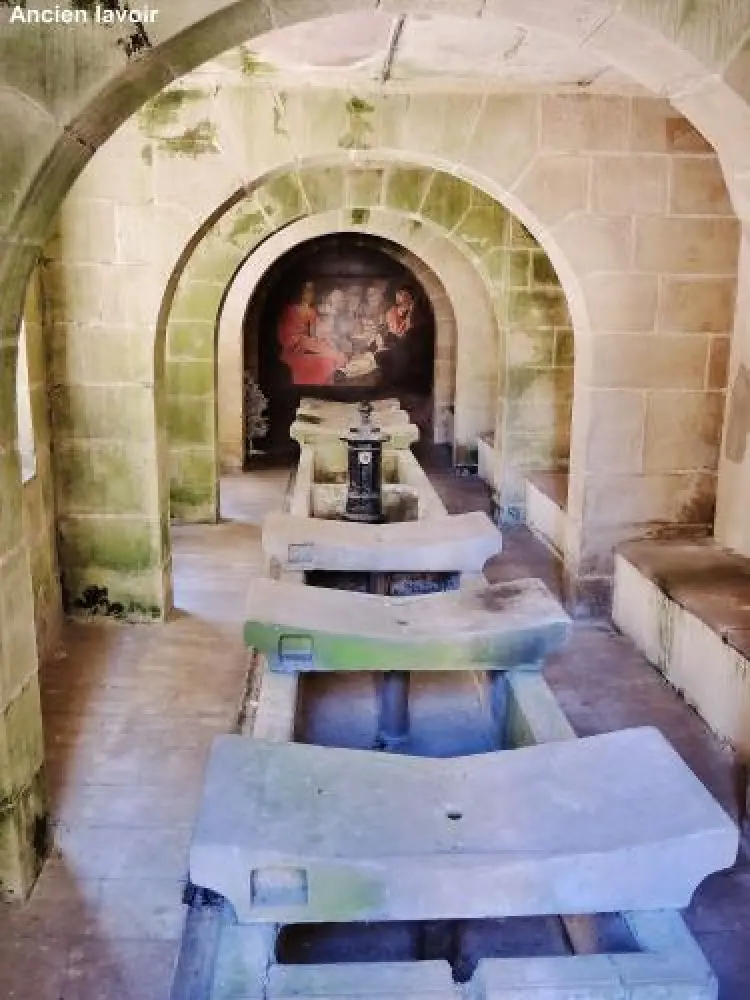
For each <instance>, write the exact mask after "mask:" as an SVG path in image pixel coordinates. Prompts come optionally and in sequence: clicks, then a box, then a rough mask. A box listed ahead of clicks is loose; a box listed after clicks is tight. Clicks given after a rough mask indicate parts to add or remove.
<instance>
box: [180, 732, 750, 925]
mask: <svg viewBox="0 0 750 1000" xmlns="http://www.w3.org/2000/svg"><path fill="white" fill-rule="evenodd" d="M737 843H738V833H737V829H736V827H735V825H734V824H733V823H732V821H731V820H730V819H729V818H728V816H727V815H726V814H725V813H724V811H723V810H722V809H721V807H720V806H719V805H718V803H717V802H716V801H715V800H714V799H713V798H712V796H711V795H710V794H709V793H708V792H707V791H706V789H705V788H704V787H703V785H702V784H701V783H700V781H698V779H697V778H696V777H695V775H693V773H692V772H691V771H690V769H689V768H688V767H687V766H686V765H685V763H684V762H683V761H682V759H681V758H680V757H679V756H678V754H677V753H675V751H674V750H673V749H672V747H671V746H670V745H669V743H667V741H666V740H665V739H664V737H663V736H662V735H661V734H660V733H659V732H658V731H657V730H655V729H651V728H644V729H630V730H623V731H621V732H616V733H608V734H606V735H603V736H593V737H589V738H587V739H580V740H565V741H562V742H559V743H546V744H541V745H539V746H534V747H529V748H525V749H521V750H511V751H504V752H500V753H488V754H479V755H475V756H472V757H456V758H452V759H447V760H446V759H441V760H434V759H428V758H419V757H407V756H401V755H391V754H375V753H371V752H368V751H361V750H342V749H334V748H331V747H317V746H310V745H305V744H296V743H266V742H262V741H260V740H251V739H247V738H245V737H241V736H220V737H218V739H216V740H215V741H214V745H213V748H212V753H211V758H210V761H209V765H208V773H207V777H206V783H205V786H204V793H203V801H202V804H201V807H200V811H199V814H198V819H197V823H196V827H195V830H194V834H193V841H192V845H191V848H190V878H191V881H192V882H193V884H194V885H196V886H200V887H202V888H206V889H211V890H212V891H214V892H217V893H219V894H220V895H222V896H224V897H225V898H226V899H228V900H229V901H230V902H231V904H232V905H233V907H234V909H235V911H236V914H237V917H238V919H239V920H240V922H254V921H271V922H281V923H304V922H317V921H326V922H329V921H330V922H339V921H358V920H435V919H464V918H488V917H512V916H537V915H543V914H561V913H562V914H566V913H578V914H584V913H606V912H618V911H627V910H641V911H643V910H668V909H678V908H681V907H684V906H686V905H687V904H688V903H689V901H690V898H691V896H692V894H693V892H694V891H695V889H696V887H697V886H698V885H699V884H700V883H701V881H702V880H703V879H704V878H705V877H706V876H707V875H710V874H711V873H713V872H715V871H718V870H720V869H723V868H727V867H729V866H730V865H731V864H732V863H733V862H734V859H735V855H736V852H737Z"/></svg>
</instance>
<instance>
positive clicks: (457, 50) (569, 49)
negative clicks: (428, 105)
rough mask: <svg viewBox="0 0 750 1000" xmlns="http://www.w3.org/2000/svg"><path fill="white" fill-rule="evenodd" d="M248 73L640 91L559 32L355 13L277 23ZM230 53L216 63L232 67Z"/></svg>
mask: <svg viewBox="0 0 750 1000" xmlns="http://www.w3.org/2000/svg"><path fill="white" fill-rule="evenodd" d="M241 55H242V56H243V57H244V68H245V71H247V70H248V68H251V69H252V71H253V72H254V74H257V75H258V76H266V77H273V78H289V77H292V78H294V77H300V76H301V75H304V76H305V77H306V79H307V81H308V82H310V83H315V82H318V83H320V84H325V85H329V86H330V85H332V84H334V85H335V84H339V85H344V84H349V83H351V84H355V85H357V86H359V87H363V86H366V85H368V84H369V85H379V84H382V83H383V82H384V81H387V86H388V87H389V88H391V89H396V90H397V89H406V88H408V89H410V90H412V89H416V88H435V87H440V88H441V89H448V88H450V89H457V88H458V89H461V88H462V87H471V86H476V85H478V84H479V85H481V86H482V87H483V88H485V89H486V88H488V87H491V88H492V89H500V90H502V89H513V90H518V89H527V88H540V87H543V88H545V89H555V90H558V89H561V88H562V89H566V90H567V89H571V90H575V91H581V90H596V91H598V92H602V91H604V92H609V93H643V92H644V89H643V88H642V87H641V86H640V85H639V84H637V83H636V82H635V81H634V80H633V79H631V77H629V76H627V75H626V74H625V73H623V72H621V71H619V70H616V69H614V68H612V67H611V66H610V65H608V64H607V62H605V61H604V60H603V59H602V58H600V57H599V56H598V55H597V54H596V53H595V52H593V51H591V50H590V49H584V48H581V47H578V46H575V45H573V44H567V43H564V42H563V41H562V40H561V38H560V35H559V34H554V33H552V32H551V31H550V32H547V31H544V30H542V29H539V28H534V29H531V28H528V27H525V26H522V25H519V24H515V23H513V22H512V21H506V20H501V19H493V20H492V21H490V22H488V21H486V20H482V21H479V20H468V19H466V18H458V17H450V16H444V15H434V16H425V17H406V18H401V17H394V16H393V15H391V14H386V13H382V12H379V11H361V12H357V13H353V14H344V15H339V16H335V17H329V18H325V19H316V20H314V21H308V22H305V23H303V24H297V25H293V26H291V27H287V28H281V29H278V30H276V31H272V32H269V33H267V34H265V35H261V36H260V37H258V38H256V39H254V40H253V42H252V46H247V47H244V48H243V50H242V52H241ZM236 60H237V53H236V52H235V53H233V54H227V55H225V56H224V57H222V58H220V59H219V60H216V62H218V63H220V64H221V65H222V66H223V67H224V68H225V69H229V70H231V69H234V68H237V63H236Z"/></svg>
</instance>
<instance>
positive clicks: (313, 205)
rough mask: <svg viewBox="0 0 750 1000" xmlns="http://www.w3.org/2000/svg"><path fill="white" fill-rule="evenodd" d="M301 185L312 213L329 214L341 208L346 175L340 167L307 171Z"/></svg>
mask: <svg viewBox="0 0 750 1000" xmlns="http://www.w3.org/2000/svg"><path fill="white" fill-rule="evenodd" d="M301 183H302V186H303V188H304V190H305V194H306V196H307V201H308V203H309V205H310V210H311V211H312V212H328V211H331V210H332V209H337V208H340V207H341V202H342V190H343V187H344V174H343V171H342V170H341V169H340V168H339V167H321V168H319V169H316V170H307V171H305V173H304V174H303V175H302V177H301Z"/></svg>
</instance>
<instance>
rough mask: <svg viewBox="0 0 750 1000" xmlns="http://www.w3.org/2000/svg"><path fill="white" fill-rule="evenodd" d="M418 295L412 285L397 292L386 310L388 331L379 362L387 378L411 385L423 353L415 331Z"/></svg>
mask: <svg viewBox="0 0 750 1000" xmlns="http://www.w3.org/2000/svg"><path fill="white" fill-rule="evenodd" d="M414 306H415V302H414V295H413V293H412V292H411V290H410V289H409V288H406V287H401V288H399V289H398V290H397V291H396V295H395V301H394V303H393V305H392V306H391V307H390V308H389V309H388V310H387V311H386V313H385V330H384V333H383V334H382V335H381V336H380V338H379V339H378V345H377V346H378V350H377V352H376V354H375V361H376V363H377V365H378V367H379V368H380V370H381V372H382V373H383V377H384V379H386V380H387V381H389V382H390V383H391V384H393V385H397V386H398V385H407V387H408V381H409V378H410V376H411V373H412V370H413V368H414V364H415V362H416V361H417V359H418V356H419V354H420V344H419V343H417V340H418V339H419V331H418V330H417V331H415V330H414V326H415V323H414Z"/></svg>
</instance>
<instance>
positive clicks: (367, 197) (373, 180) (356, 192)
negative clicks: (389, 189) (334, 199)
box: [346, 169, 385, 208]
mask: <svg viewBox="0 0 750 1000" xmlns="http://www.w3.org/2000/svg"><path fill="white" fill-rule="evenodd" d="M384 174H385V171H384V170H383V169H373V170H351V171H350V172H349V174H348V175H347V184H346V189H347V201H348V203H349V204H350V205H351V206H353V207H355V208H371V207H372V206H373V205H378V204H379V203H380V196H381V193H382V189H383V177H384Z"/></svg>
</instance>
